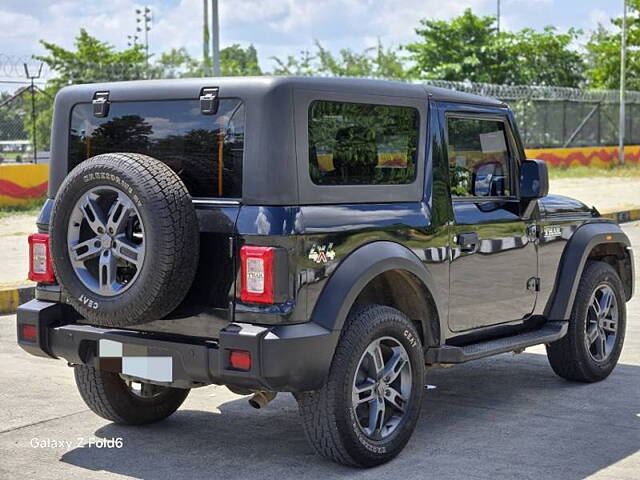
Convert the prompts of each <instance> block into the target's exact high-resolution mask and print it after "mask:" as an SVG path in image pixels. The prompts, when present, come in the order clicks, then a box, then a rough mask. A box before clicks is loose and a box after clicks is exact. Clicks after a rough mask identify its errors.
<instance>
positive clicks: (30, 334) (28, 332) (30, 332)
mask: <svg viewBox="0 0 640 480" xmlns="http://www.w3.org/2000/svg"><path fill="white" fill-rule="evenodd" d="M20 337H21V338H22V339H23V340H30V341H32V342H35V341H36V338H38V330H37V329H36V326H35V325H22V326H21V327H20Z"/></svg>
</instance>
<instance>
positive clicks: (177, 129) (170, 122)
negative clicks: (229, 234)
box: [69, 99, 245, 198]
mask: <svg viewBox="0 0 640 480" xmlns="http://www.w3.org/2000/svg"><path fill="white" fill-rule="evenodd" d="M244 124H245V111H244V105H243V103H242V102H241V101H240V100H238V99H221V100H220V106H219V109H218V113H217V114H216V115H202V114H201V113H200V102H199V101H198V100H173V101H148V102H113V103H112V104H111V108H110V110H109V116H108V117H106V118H96V117H94V116H93V109H92V105H91V104H78V105H76V106H75V107H74V108H73V110H72V112H71V130H70V138H69V167H70V169H71V168H73V167H75V166H76V165H78V164H79V163H81V162H82V161H84V160H86V159H87V158H90V157H93V156H95V155H98V154H101V153H113V152H130V153H142V154H145V155H149V156H151V157H154V158H157V159H158V160H160V161H162V162H164V163H166V164H167V165H168V166H169V167H171V168H172V169H173V170H174V171H175V172H176V173H177V174H178V175H179V176H180V178H181V179H182V181H183V182H184V183H185V185H186V186H187V189H188V190H189V192H190V193H191V195H192V196H193V197H218V198H220V197H224V198H241V197H242V161H243V153H244V132H245V128H244Z"/></svg>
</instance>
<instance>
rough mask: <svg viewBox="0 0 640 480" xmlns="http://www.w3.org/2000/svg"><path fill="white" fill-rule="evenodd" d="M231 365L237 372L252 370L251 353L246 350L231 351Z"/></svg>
mask: <svg viewBox="0 0 640 480" xmlns="http://www.w3.org/2000/svg"><path fill="white" fill-rule="evenodd" d="M229 365H230V366H231V368H235V369H236V370H243V371H245V372H248V371H249V370H251V352H248V351H246V350H229Z"/></svg>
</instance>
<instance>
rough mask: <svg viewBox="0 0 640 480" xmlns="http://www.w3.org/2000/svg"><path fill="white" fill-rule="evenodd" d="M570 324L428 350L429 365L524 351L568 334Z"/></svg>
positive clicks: (543, 327) (555, 324)
mask: <svg viewBox="0 0 640 480" xmlns="http://www.w3.org/2000/svg"><path fill="white" fill-rule="evenodd" d="M568 328H569V322H547V323H545V324H544V325H543V326H542V327H540V328H539V329H537V330H531V331H529V332H524V333H519V334H517V335H512V336H510V337H502V338H496V339H493V340H487V341H485V342H479V343H472V344H470V345H465V346H462V347H454V346H451V345H445V346H442V347H437V348H430V349H429V350H427V358H426V361H427V363H463V362H468V361H469V360H476V359H478V358H483V357H489V356H491V355H498V354H500V353H507V352H512V351H517V350H522V349H524V348H526V347H531V346H533V345H540V344H543V343H551V342H555V341H556V340H559V339H561V338H562V337H564V336H565V335H566V333H567V329H568Z"/></svg>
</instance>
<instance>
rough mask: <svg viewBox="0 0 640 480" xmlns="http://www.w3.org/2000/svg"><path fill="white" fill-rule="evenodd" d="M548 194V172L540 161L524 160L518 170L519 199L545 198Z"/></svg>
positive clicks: (545, 165) (544, 164)
mask: <svg viewBox="0 0 640 480" xmlns="http://www.w3.org/2000/svg"><path fill="white" fill-rule="evenodd" d="M548 193H549V171H548V170H547V164H546V163H545V162H544V161H542V160H525V161H524V162H522V167H521V169H520V198H522V199H523V200H528V199H535V198H542V197H545V196H546V195H547V194H548Z"/></svg>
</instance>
